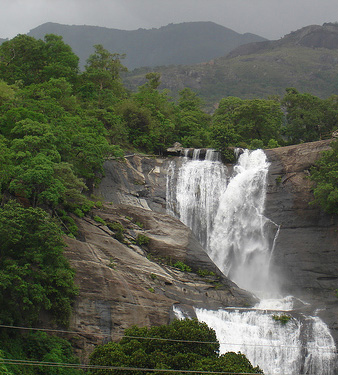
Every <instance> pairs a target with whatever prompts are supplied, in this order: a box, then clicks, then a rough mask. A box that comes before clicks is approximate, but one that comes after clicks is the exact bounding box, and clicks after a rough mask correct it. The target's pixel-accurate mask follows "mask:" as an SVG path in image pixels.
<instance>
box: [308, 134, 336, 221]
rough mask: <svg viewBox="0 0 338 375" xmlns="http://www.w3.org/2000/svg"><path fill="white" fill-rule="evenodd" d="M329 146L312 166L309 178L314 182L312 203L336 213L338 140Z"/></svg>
mask: <svg viewBox="0 0 338 375" xmlns="http://www.w3.org/2000/svg"><path fill="white" fill-rule="evenodd" d="M331 146H332V149H331V150H329V151H325V152H323V155H322V157H321V158H320V159H319V160H318V162H317V163H316V165H315V166H314V167H313V168H312V170H311V179H312V180H313V181H315V182H316V186H315V188H314V191H313V192H314V196H315V200H314V203H317V204H318V205H319V206H320V207H322V208H323V209H324V211H326V212H328V213H330V214H338V141H335V142H332V144H331Z"/></svg>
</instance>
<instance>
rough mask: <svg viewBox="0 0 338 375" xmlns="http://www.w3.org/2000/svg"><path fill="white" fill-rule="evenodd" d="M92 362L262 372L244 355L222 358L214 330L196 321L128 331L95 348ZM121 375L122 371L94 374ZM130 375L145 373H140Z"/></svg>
mask: <svg viewBox="0 0 338 375" xmlns="http://www.w3.org/2000/svg"><path fill="white" fill-rule="evenodd" d="M152 338H153V339H152ZM199 342H200V343H199ZM90 363H91V364H93V365H101V366H115V367H135V368H148V369H168V370H169V369H173V370H182V371H183V370H190V371H193V370H196V371H221V372H222V371H223V372H235V373H238V374H240V373H263V372H262V370H260V369H259V367H253V366H252V364H251V363H250V362H249V361H248V359H247V358H246V357H245V356H244V355H243V354H240V353H233V352H229V353H226V354H222V355H219V343H218V341H217V338H216V334H215V331H214V330H213V329H211V328H209V327H208V326H207V324H206V323H202V322H198V321H197V320H196V319H185V320H174V321H173V322H172V323H170V324H169V325H162V326H158V327H151V328H147V327H143V328H139V327H136V326H134V327H132V328H129V329H127V330H125V333H124V337H123V338H122V340H121V341H120V342H118V343H116V342H110V343H108V344H106V345H102V346H98V347H96V348H95V350H94V352H93V353H92V355H91V356H90ZM120 373H121V371H119V370H93V371H92V374H95V375H101V374H102V375H104V374H120ZM131 373H132V374H133V375H141V374H144V372H142V371H137V370H135V371H131ZM149 374H150V373H149Z"/></svg>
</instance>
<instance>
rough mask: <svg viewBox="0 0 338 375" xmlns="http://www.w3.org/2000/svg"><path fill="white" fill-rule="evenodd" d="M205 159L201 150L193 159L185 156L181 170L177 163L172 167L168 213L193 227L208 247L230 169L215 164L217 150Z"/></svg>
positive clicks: (197, 235) (210, 152)
mask: <svg viewBox="0 0 338 375" xmlns="http://www.w3.org/2000/svg"><path fill="white" fill-rule="evenodd" d="M205 156H206V158H205V160H202V161H201V160H199V150H194V152H193V158H192V159H188V157H187V156H185V157H184V161H183V164H182V166H181V167H180V168H178V170H177V168H176V166H175V164H174V163H171V164H170V166H169V170H168V177H169V178H168V180H167V204H168V206H167V210H168V212H169V213H170V214H172V215H174V216H177V217H178V218H179V219H180V220H181V221H182V223H184V224H185V225H187V226H188V227H189V228H191V229H192V231H193V232H194V233H195V235H196V237H197V238H198V240H199V241H200V243H201V244H202V245H203V246H204V247H205V248H206V247H207V242H208V239H209V238H210V234H211V230H212V225H213V221H214V215H215V212H216V210H217V208H218V204H219V196H220V195H221V194H222V192H223V191H224V189H225V188H226V179H227V168H226V166H225V165H223V164H222V163H220V162H218V161H215V160H216V159H217V153H216V152H214V151H213V150H208V151H207V152H206V155H205Z"/></svg>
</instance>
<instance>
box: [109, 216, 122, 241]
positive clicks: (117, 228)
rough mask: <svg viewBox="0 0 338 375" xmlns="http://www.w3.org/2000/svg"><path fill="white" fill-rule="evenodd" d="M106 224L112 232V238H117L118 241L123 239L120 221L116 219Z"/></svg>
mask: <svg viewBox="0 0 338 375" xmlns="http://www.w3.org/2000/svg"><path fill="white" fill-rule="evenodd" d="M107 226H108V228H109V229H110V230H112V231H113V232H114V238H115V239H117V240H118V241H120V242H123V241H124V237H123V233H124V228H123V225H122V224H121V223H119V222H118V221H115V222H113V223H109V222H108V223H107Z"/></svg>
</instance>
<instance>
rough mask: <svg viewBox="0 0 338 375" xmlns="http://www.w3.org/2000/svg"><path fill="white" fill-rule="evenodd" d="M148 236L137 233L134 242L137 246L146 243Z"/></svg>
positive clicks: (148, 239)
mask: <svg viewBox="0 0 338 375" xmlns="http://www.w3.org/2000/svg"><path fill="white" fill-rule="evenodd" d="M149 241H150V238H149V237H147V236H145V235H144V234H138V235H137V237H136V244H137V245H138V246H143V245H148V243H149Z"/></svg>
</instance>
